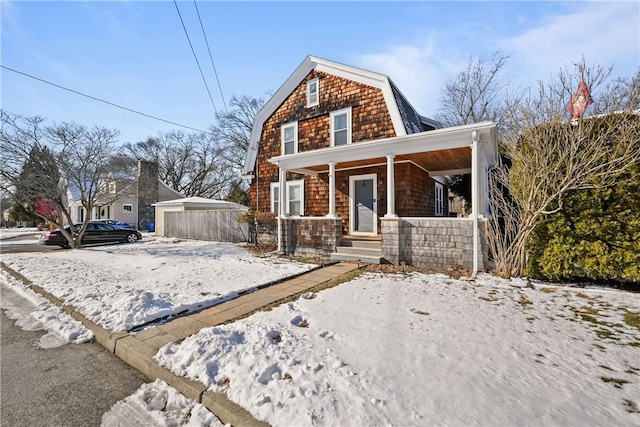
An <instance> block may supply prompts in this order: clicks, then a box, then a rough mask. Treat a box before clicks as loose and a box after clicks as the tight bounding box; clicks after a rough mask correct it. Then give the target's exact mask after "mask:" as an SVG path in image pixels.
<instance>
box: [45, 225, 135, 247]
mask: <svg viewBox="0 0 640 427" xmlns="http://www.w3.org/2000/svg"><path fill="white" fill-rule="evenodd" d="M74 227H75V229H76V230H77V231H79V230H80V228H81V227H82V224H75V225H74ZM65 229H66V230H67V231H68V232H71V231H70V230H71V228H70V227H69V226H66V227H65ZM140 239H142V234H140V232H139V231H137V230H127V229H123V228H115V227H113V226H111V225H108V224H100V223H95V222H90V223H89V224H87V230H86V231H85V233H84V236H82V244H83V245H86V244H96V243H114V242H128V243H134V242H137V241H138V240H140ZM44 244H45V245H57V246H60V247H62V248H68V247H70V245H69V242H68V241H67V239H66V237H64V234H62V232H61V231H60V230H59V229H55V230H53V231H51V232H50V233H49V234H48V235H47V236H45V237H44Z"/></svg>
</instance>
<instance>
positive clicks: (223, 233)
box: [153, 197, 249, 242]
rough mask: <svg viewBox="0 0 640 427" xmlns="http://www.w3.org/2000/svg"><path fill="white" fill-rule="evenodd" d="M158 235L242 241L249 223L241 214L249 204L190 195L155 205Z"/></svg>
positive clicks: (244, 238)
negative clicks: (239, 220)
mask: <svg viewBox="0 0 640 427" xmlns="http://www.w3.org/2000/svg"><path fill="white" fill-rule="evenodd" d="M153 206H154V207H155V210H156V235H157V236H165V237H180V238H185V239H196V240H210V241H224V242H241V241H244V240H246V236H247V230H246V229H243V227H244V228H246V224H242V225H241V224H239V223H238V217H240V215H242V214H243V213H245V212H246V211H247V210H248V209H249V208H248V207H247V206H244V205H241V204H238V203H234V202H228V201H225V200H214V199H207V198H204V197H187V198H184V199H176V200H167V201H165V202H158V203H155V204H154V205H153Z"/></svg>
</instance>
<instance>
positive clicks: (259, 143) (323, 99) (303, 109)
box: [244, 56, 498, 270]
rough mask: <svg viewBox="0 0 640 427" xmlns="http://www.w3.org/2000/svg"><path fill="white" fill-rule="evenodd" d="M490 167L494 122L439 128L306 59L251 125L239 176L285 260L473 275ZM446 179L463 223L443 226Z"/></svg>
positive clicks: (385, 83) (340, 70)
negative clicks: (456, 183) (456, 192)
mask: <svg viewBox="0 0 640 427" xmlns="http://www.w3.org/2000/svg"><path fill="white" fill-rule="evenodd" d="M497 160H498V152H497V136H496V125H495V124H494V123H492V122H483V123H478V124H473V125H465V126H458V127H451V128H441V126H440V124H439V123H437V122H435V121H434V120H431V119H428V118H426V117H424V116H421V115H420V114H418V113H417V112H416V110H415V109H414V108H413V107H412V106H411V104H410V103H409V102H408V101H407V99H406V98H405V97H404V96H403V95H402V93H400V91H399V90H398V88H397V87H396V86H395V84H394V83H393V82H392V81H391V80H390V79H389V78H388V77H387V76H385V75H382V74H378V73H374V72H370V71H366V70H362V69H359V68H355V67H351V66H348V65H344V64H339V63H336V62H332V61H328V60H324V59H320V58H316V57H312V56H309V57H307V58H306V59H305V60H304V61H303V62H302V64H301V65H300V66H299V67H298V68H297V69H296V70H295V71H294V72H293V74H292V75H291V76H290V77H289V78H288V79H287V80H286V81H285V82H284V84H283V85H282V86H281V87H280V89H278V91H277V92H276V93H275V94H274V95H273V97H272V98H271V99H270V100H269V101H268V102H267V103H266V105H265V107H264V108H263V109H262V110H261V111H260V112H259V113H258V114H257V115H256V117H255V120H254V123H253V129H252V133H251V139H250V143H249V148H248V150H247V158H246V162H245V167H244V173H245V176H246V177H248V178H249V179H250V182H251V186H250V193H251V208H252V209H255V210H257V211H260V212H273V213H275V214H276V215H277V216H278V218H279V221H278V223H279V232H278V247H279V249H280V250H281V251H283V252H285V253H288V254H307V255H311V254H318V255H325V256H326V255H331V256H332V257H333V258H336V259H353V260H360V261H363V262H367V261H368V262H381V261H383V262H384V261H386V262H392V263H394V264H401V263H407V264H413V265H418V266H426V267H435V268H449V267H454V266H457V265H462V266H463V267H465V268H468V269H474V270H477V269H479V268H482V262H483V259H484V258H485V257H483V252H482V251H481V250H480V248H481V239H480V237H481V236H480V234H481V225H479V220H480V218H482V217H484V216H486V215H487V202H486V191H487V190H486V185H487V184H486V183H487V173H488V170H489V168H491V167H492V166H493V165H494V164H495V163H496V162H497ZM457 174H471V175H472V181H473V184H472V186H473V197H472V205H473V212H472V214H471V216H470V217H469V218H449V217H448V216H449V212H448V210H449V203H448V200H449V199H448V190H447V186H448V184H449V183H450V177H451V176H452V175H457ZM363 241H364V243H363ZM357 246H362V247H363V248H362V249H361V250H355V249H354V247H357ZM367 253H369V254H372V255H367Z"/></svg>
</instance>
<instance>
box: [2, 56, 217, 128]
mask: <svg viewBox="0 0 640 427" xmlns="http://www.w3.org/2000/svg"><path fill="white" fill-rule="evenodd" d="M0 67H2V68H4V69H5V70H9V71H13V72H14V73H17V74H22V75H23V76H26V77H29V78H31V79H34V80H38V81H40V82H42V83H46V84H48V85H51V86H55V87H57V88H59V89H63V90H66V91H69V92H73V93H75V94H76V95H80V96H84V97H85V98H89V99H93V100H94V101H99V102H103V103H105V104H108V105H111V106H113V107H117V108H120V109H123V110H126V111H130V112H132V113H136V114H140V115H141V116H145V117H148V118H150V119H154V120H158V121H161V122H164V123H169V124H172V125H175V126H179V127H181V128H185V129H190V130H194V131H196V132H200V133H210V132H207V131H204V130H200V129H196V128H192V127H190V126H185V125H181V124H180V123H176V122H172V121H169V120H165V119H161V118H160V117H156V116H152V115H150V114H145V113H142V112H140V111H137V110H133V109H131V108H127V107H123V106H122V105H118V104H114V103H113V102H109V101H105V100H104V99H100V98H96V97H95V96H91V95H87V94H84V93H82V92H78V91H77V90H73V89H69V88H67V87H64V86H60V85H57V84H55V83H51V82H49V81H47V80H44V79H41V78H38V77H35V76H32V75H31V74H27V73H24V72H22V71H18V70H14V69H13V68H9V67H7V66H5V65H0Z"/></svg>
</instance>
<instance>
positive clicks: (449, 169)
mask: <svg viewBox="0 0 640 427" xmlns="http://www.w3.org/2000/svg"><path fill="white" fill-rule="evenodd" d="M474 135H475V137H476V138H477V140H478V141H479V143H478V149H479V151H480V153H479V155H480V157H483V158H484V159H485V164H487V165H489V166H490V165H493V164H494V163H495V162H496V161H497V158H498V156H497V154H498V153H497V136H496V135H497V132H496V125H495V124H494V123H492V122H483V123H478V124H474V125H464V126H456V127H451V128H444V129H437V130H433V131H427V132H420V133H417V134H410V135H404V136H400V137H396V138H387V139H381V140H375V141H366V142H358V143H354V144H349V145H342V146H339V147H328V148H321V149H318V150H313V151H306V152H302V153H296V154H289V155H282V156H276V157H272V158H270V159H269V162H271V163H273V164H276V165H278V166H280V167H281V168H283V169H285V170H290V171H297V172H302V173H308V174H317V173H319V172H325V171H327V170H328V169H329V166H328V165H329V163H334V164H335V165H336V168H337V169H346V168H354V167H361V166H366V165H371V164H380V163H386V161H387V156H389V155H393V156H395V157H394V161H395V162H398V161H403V160H404V161H406V160H410V161H413V162H415V163H416V164H418V165H420V166H421V167H423V168H425V169H426V170H427V171H429V172H430V173H432V174H438V173H439V174H440V175H448V174H451V175H453V174H456V173H468V172H469V171H470V170H471V145H472V144H473V138H474Z"/></svg>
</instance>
